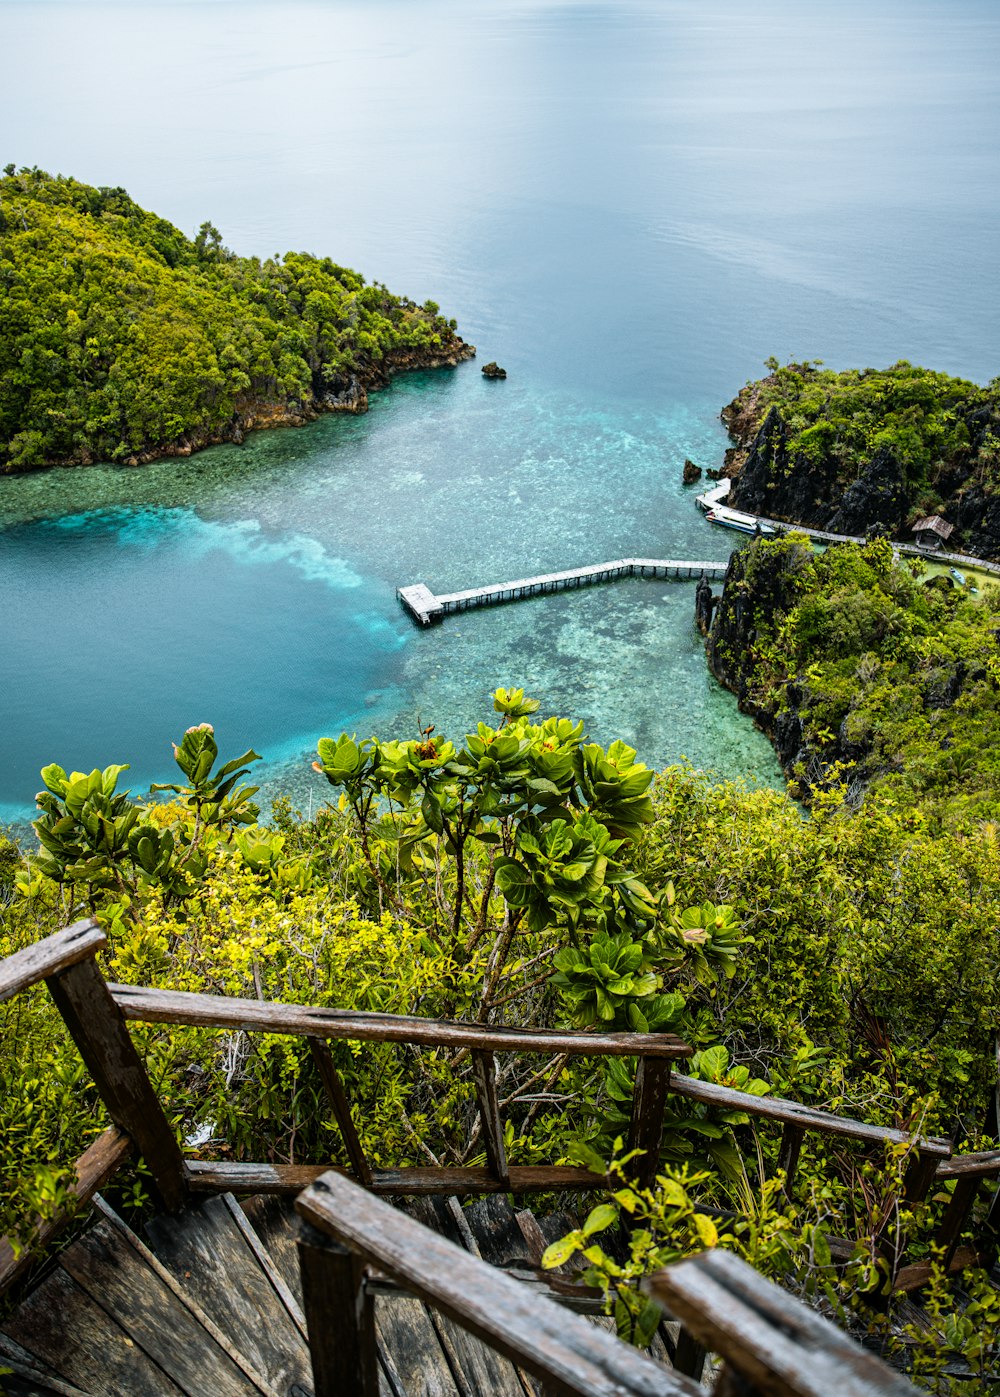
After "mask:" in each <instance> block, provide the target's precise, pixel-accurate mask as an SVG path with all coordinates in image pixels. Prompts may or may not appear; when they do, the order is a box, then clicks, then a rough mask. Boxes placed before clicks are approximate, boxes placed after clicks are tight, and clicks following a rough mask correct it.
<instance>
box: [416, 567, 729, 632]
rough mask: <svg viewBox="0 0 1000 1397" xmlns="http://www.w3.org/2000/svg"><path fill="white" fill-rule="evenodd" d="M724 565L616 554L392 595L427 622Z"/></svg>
mask: <svg viewBox="0 0 1000 1397" xmlns="http://www.w3.org/2000/svg"><path fill="white" fill-rule="evenodd" d="M726 566H727V565H726V563H719V562H691V561H689V560H687V559H683V558H616V559H615V560H614V561H613V562H610V563H596V564H593V565H592V566H590V567H585V568H569V569H567V570H566V571H565V572H547V573H543V574H542V575H541V576H539V577H519V578H517V579H515V580H514V581H513V582H496V583H494V584H492V585H491V586H489V587H470V588H468V589H467V590H466V591H464V592H445V593H443V594H442V595H441V596H435V594H434V593H433V592H432V591H431V590H430V588H429V587H428V586H427V585H426V584H425V583H423V582H416V583H413V584H411V585H410V586H408V587H399V588H397V591H396V596H397V597H398V598H399V600H400V601H401V602H402V604H403V606H405V607H406V609H407V611H409V613H410V615H411V616H412V617H413V619H414V620H415V621H416V622H417V623H418V624H419V625H421V626H429V625H431V624H432V622H434V621H440V620H441V619H442V617H444V616H447V615H449V614H450V613H451V612H453V611H469V610H471V609H472V608H473V607H477V606H499V605H501V604H502V603H503V602H510V601H522V600H523V599H524V598H526V597H538V596H542V595H543V594H544V593H546V592H565V591H569V590H570V589H572V588H576V587H592V586H594V585H595V584H596V583H600V582H617V581H618V580H619V579H620V578H623V577H662V578H673V579H691V578H698V577H706V578H711V579H713V580H717V579H719V578H723V577H725V575H726Z"/></svg>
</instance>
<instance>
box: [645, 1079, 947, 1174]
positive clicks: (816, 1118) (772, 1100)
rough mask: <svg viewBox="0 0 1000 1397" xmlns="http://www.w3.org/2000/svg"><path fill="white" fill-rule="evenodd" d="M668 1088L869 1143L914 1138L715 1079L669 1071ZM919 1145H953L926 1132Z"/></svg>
mask: <svg viewBox="0 0 1000 1397" xmlns="http://www.w3.org/2000/svg"><path fill="white" fill-rule="evenodd" d="M670 1090H671V1091H675V1092H677V1094H678V1095H679V1096H687V1097H689V1098H690V1099H691V1100H692V1101H701V1102H703V1103H704V1104H705V1105H706V1106H718V1107H720V1108H721V1109H722V1110H725V1111H746V1112H747V1113H748V1114H750V1115H753V1116H761V1117H762V1118H764V1119H766V1120H775V1121H781V1122H783V1123H784V1124H785V1125H791V1126H797V1127H799V1128H801V1129H803V1130H819V1131H822V1132H823V1133H825V1134H827V1135H846V1136H849V1137H850V1139H852V1140H862V1141H865V1142H867V1143H869V1144H872V1145H908V1144H909V1143H910V1142H911V1141H912V1139H913V1136H912V1135H911V1134H908V1133H907V1132H906V1131H905V1130H894V1129H892V1128H891V1127H890V1126H885V1125H869V1124H868V1123H867V1122H866V1121H856V1120H851V1118H850V1117H849V1116H836V1115H833V1114H832V1113H831V1112H830V1111H820V1110H817V1109H816V1107H815V1106H803V1105H802V1104H801V1102H798V1101H786V1100H784V1099H783V1098H782V1097H780V1096H754V1095H753V1093H752V1092H748V1091H737V1090H736V1089H735V1088H733V1087H724V1086H720V1085H718V1083H716V1082H702V1081H699V1079H698V1078H697V1077H685V1076H682V1075H681V1074H680V1073H679V1072H675V1073H673V1074H672V1076H671V1078H670ZM919 1149H920V1151H921V1153H923V1154H927V1155H932V1156H933V1157H934V1158H935V1159H947V1158H948V1157H949V1156H950V1154H951V1149H952V1147H951V1141H950V1140H945V1139H942V1138H941V1137H939V1136H927V1137H926V1138H925V1137H921V1138H920V1140H919Z"/></svg>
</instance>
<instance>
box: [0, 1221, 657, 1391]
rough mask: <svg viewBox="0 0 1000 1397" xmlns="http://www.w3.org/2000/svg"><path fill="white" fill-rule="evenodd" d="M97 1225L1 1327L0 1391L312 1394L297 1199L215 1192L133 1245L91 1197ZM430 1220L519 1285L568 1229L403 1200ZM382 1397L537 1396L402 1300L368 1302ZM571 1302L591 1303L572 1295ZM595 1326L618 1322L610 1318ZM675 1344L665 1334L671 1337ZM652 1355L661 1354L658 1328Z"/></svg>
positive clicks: (506, 1365) (417, 1304) (497, 1360)
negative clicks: (372, 1308) (0, 1371)
mask: <svg viewBox="0 0 1000 1397" xmlns="http://www.w3.org/2000/svg"><path fill="white" fill-rule="evenodd" d="M95 1201H96V1207H97V1214H98V1216H97V1221H96V1223H95V1225H94V1226H93V1227H92V1228H90V1230H89V1231H87V1232H86V1233H85V1234H84V1235H83V1236H81V1237H80V1238H78V1239H77V1240H76V1241H74V1242H73V1243H71V1245H70V1246H69V1247H67V1248H66V1250H65V1251H63V1252H62V1254H61V1255H60V1256H59V1258H58V1262H57V1264H56V1265H55V1266H54V1268H53V1269H52V1270H51V1271H50V1272H49V1273H48V1275H46V1276H45V1277H44V1279H43V1280H42V1281H41V1282H40V1283H39V1284H38V1285H37V1286H36V1287H35V1288H34V1289H33V1290H32V1292H31V1293H30V1295H28V1297H27V1298H26V1299H25V1300H24V1301H23V1303H22V1304H21V1305H20V1307H19V1308H18V1309H17V1310H16V1311H15V1313H14V1314H13V1316H12V1317H11V1318H10V1319H9V1320H8V1321H7V1322H6V1323H5V1324H4V1325H3V1326H2V1327H0V1368H3V1367H10V1368H12V1369H13V1372H12V1373H11V1374H10V1375H9V1376H7V1377H5V1378H0V1389H2V1387H3V1385H4V1384H6V1390H7V1392H8V1393H9V1394H10V1397H43V1395H44V1397H49V1394H53V1393H59V1394H68V1393H71V1394H91V1395H92V1397H167V1394H169V1397H178V1394H181V1393H184V1394H192V1397H194V1394H197V1397H207V1394H212V1397H260V1394H265V1397H312V1392H313V1386H312V1383H313V1379H312V1368H311V1363H310V1357H309V1347H308V1343H307V1337H306V1322H305V1318H304V1315H303V1301H302V1282H301V1275H300V1267H299V1257H298V1252H297V1246H296V1236H297V1230H298V1223H297V1221H296V1218H295V1213H294V1209H293V1207H292V1204H291V1203H290V1202H289V1201H287V1200H283V1199H279V1198H276V1197H273V1196H272V1197H265V1196H258V1197H253V1198H249V1199H245V1200H244V1201H243V1202H242V1203H238V1202H237V1200H236V1199H235V1198H234V1197H233V1196H232V1194H224V1195H221V1196H216V1197H210V1198H207V1199H205V1200H204V1201H202V1202H200V1203H198V1204H197V1205H196V1206H194V1207H190V1208H188V1209H186V1210H185V1211H184V1212H183V1213H181V1214H179V1215H175V1216H167V1215H163V1216H159V1217H156V1218H154V1219H153V1220H152V1221H151V1222H150V1223H149V1224H148V1225H147V1227H146V1229H145V1231H146V1240H145V1241H143V1240H142V1239H141V1238H140V1237H139V1236H137V1235H136V1233H135V1232H134V1231H132V1229H131V1228H130V1227H129V1226H128V1225H127V1224H126V1223H125V1222H124V1221H123V1220H122V1219H121V1218H120V1217H119V1216H118V1215H117V1214H116V1213H115V1212H114V1211H113V1210H112V1209H111V1208H110V1207H108V1205H107V1204H106V1203H105V1202H104V1201H103V1200H102V1199H100V1198H98V1199H97V1200H95ZM406 1211H407V1212H408V1213H409V1214H410V1215H411V1216H412V1217H415V1218H416V1219H417V1220H418V1221H420V1222H422V1223H424V1224H425V1225H426V1226H429V1227H431V1228H433V1230H434V1231H436V1232H438V1233H439V1234H441V1235H444V1236H445V1237H447V1238H448V1239H449V1240H451V1241H453V1242H455V1243H457V1244H458V1245H461V1246H462V1247H463V1248H464V1250H466V1251H468V1252H471V1253H472V1254H473V1255H476V1256H480V1257H482V1258H483V1259H484V1260H485V1261H487V1262H489V1263H491V1264H492V1265H494V1266H496V1267H497V1268H500V1269H503V1270H506V1271H507V1272H508V1274H512V1275H515V1276H518V1277H519V1278H521V1279H523V1280H524V1281H525V1283H526V1284H527V1285H529V1286H531V1285H537V1286H538V1288H539V1289H545V1290H546V1292H547V1293H550V1294H551V1292H550V1291H549V1287H548V1285H547V1283H546V1282H544V1281H543V1280H542V1279H541V1275H540V1272H539V1270H538V1264H539V1262H540V1260H541V1253H542V1251H543V1250H544V1248H545V1246H547V1245H548V1243H549V1242H550V1241H554V1240H556V1239H557V1238H558V1237H561V1236H562V1235H564V1233H565V1232H566V1231H568V1230H569V1229H570V1228H571V1227H573V1226H575V1225H576V1219H575V1218H573V1217H572V1216H570V1215H569V1214H555V1215H553V1216H550V1217H546V1218H536V1217H535V1216H534V1214H532V1213H531V1212H530V1211H528V1210H522V1211H515V1209H514V1208H513V1207H512V1206H511V1205H510V1203H509V1202H508V1201H507V1199H506V1198H504V1197H501V1196H493V1197H489V1198H483V1199H480V1200H478V1201H477V1202H476V1203H474V1204H473V1205H472V1206H471V1207H470V1208H467V1209H463V1208H462V1207H461V1206H460V1205H459V1204H458V1202H457V1200H456V1199H452V1198H448V1199H445V1198H435V1199H419V1200H413V1201H412V1202H410V1203H409V1204H408V1205H407V1208H406ZM375 1303H376V1328H377V1334H378V1350H379V1352H378V1359H379V1368H380V1375H379V1376H380V1383H379V1386H380V1397H484V1395H485V1394H489V1397H493V1394H495V1397H539V1394H540V1388H539V1386H538V1384H537V1383H536V1382H535V1380H534V1379H532V1378H530V1377H529V1376H528V1375H527V1374H526V1373H524V1372H523V1371H520V1370H519V1369H518V1368H517V1367H516V1366H515V1365H514V1364H513V1363H512V1362H511V1361H510V1360H509V1359H507V1358H505V1357H503V1356H502V1355H501V1354H498V1353H496V1352H495V1351H494V1350H493V1349H491V1348H488V1347H487V1346H486V1345H485V1344H483V1343H482V1342H480V1340H478V1339H476V1338H475V1337H474V1336H473V1335H471V1334H469V1333H468V1332H467V1331H466V1330H464V1329H462V1328H461V1327H460V1326H459V1325H457V1324H455V1323H454V1322H453V1321H451V1320H449V1319H448V1318H447V1317H446V1316H444V1315H442V1314H440V1313H438V1312H436V1311H434V1310H432V1309H431V1308H429V1307H428V1306H426V1305H425V1304H423V1303H422V1302H421V1301H419V1300H417V1299H415V1298H413V1297H412V1296H407V1295H404V1294H402V1293H400V1292H398V1291H391V1290H390V1289H389V1287H388V1286H386V1287H385V1289H384V1290H383V1293H380V1294H379V1295H378V1296H377V1297H376V1302H375ZM570 1303H571V1305H573V1307H574V1308H584V1309H586V1308H595V1306H594V1305H593V1304H591V1305H589V1306H588V1304H587V1302H586V1301H579V1300H577V1301H576V1302H575V1303H574V1302H573V1301H572V1300H571V1301H570ZM593 1322H594V1323H596V1324H599V1325H600V1326H601V1327H604V1328H611V1329H613V1323H612V1321H610V1320H608V1319H605V1318H604V1316H602V1315H594V1316H593ZM668 1339H669V1335H668ZM652 1355H653V1356H654V1357H656V1358H658V1359H659V1360H660V1361H661V1362H662V1363H664V1364H668V1362H669V1359H668V1350H667V1347H666V1345H665V1343H664V1340H663V1338H662V1337H660V1336H659V1335H658V1336H657V1338H656V1339H655V1340H654V1344H653V1349H652Z"/></svg>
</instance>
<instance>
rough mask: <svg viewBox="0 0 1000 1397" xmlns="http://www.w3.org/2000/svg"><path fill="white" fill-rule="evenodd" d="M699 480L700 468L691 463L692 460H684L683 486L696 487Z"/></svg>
mask: <svg viewBox="0 0 1000 1397" xmlns="http://www.w3.org/2000/svg"><path fill="white" fill-rule="evenodd" d="M700 479H701V466H697V465H695V463H694V461H692V460H689V459H688V460H685V462H684V484H685V485H697V483H698V481H699V480H700Z"/></svg>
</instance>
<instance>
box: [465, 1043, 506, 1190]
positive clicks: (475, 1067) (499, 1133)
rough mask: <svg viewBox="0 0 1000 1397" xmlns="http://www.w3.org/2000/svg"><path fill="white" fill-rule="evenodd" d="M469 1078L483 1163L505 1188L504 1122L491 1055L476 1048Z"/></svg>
mask: <svg viewBox="0 0 1000 1397" xmlns="http://www.w3.org/2000/svg"><path fill="white" fill-rule="evenodd" d="M472 1075H473V1079H474V1081H475V1084H476V1097H477V1098H478V1101H479V1121H480V1125H481V1127H482V1132H483V1140H484V1142H485V1144H486V1162H487V1164H488V1165H489V1169H490V1173H491V1174H492V1175H493V1177H494V1178H495V1179H496V1181H497V1182H498V1183H500V1184H502V1185H503V1186H504V1188H508V1187H509V1185H510V1170H509V1169H508V1166H507V1150H506V1147H505V1146H504V1141H503V1121H502V1120H501V1119H500V1101H499V1098H498V1097H497V1064H496V1058H495V1057H494V1055H493V1053H491V1052H481V1051H480V1050H479V1049H478V1048H474V1049H473V1050H472Z"/></svg>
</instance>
